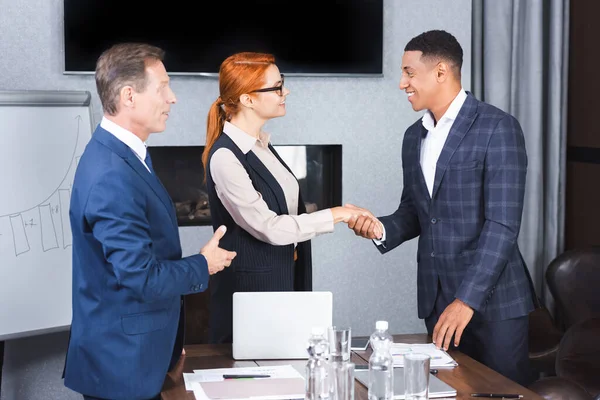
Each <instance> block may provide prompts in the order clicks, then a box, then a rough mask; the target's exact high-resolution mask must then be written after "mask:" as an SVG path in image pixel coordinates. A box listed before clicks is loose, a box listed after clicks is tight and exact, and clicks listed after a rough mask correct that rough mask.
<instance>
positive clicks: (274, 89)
mask: <svg viewBox="0 0 600 400" xmlns="http://www.w3.org/2000/svg"><path fill="white" fill-rule="evenodd" d="M283 78H284V77H283V74H281V85H279V86H273V87H269V88H264V89H257V90H253V91H251V92H250V93H264V92H277V94H278V95H279V96H283V80H284V79H283Z"/></svg>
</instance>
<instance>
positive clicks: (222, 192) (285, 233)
mask: <svg viewBox="0 0 600 400" xmlns="http://www.w3.org/2000/svg"><path fill="white" fill-rule="evenodd" d="M223 132H224V133H225V134H226V135H227V136H229V137H230V138H231V140H232V141H233V142H234V143H235V144H236V145H237V146H238V147H239V148H240V150H241V151H242V152H243V153H244V154H247V153H248V152H249V151H253V152H254V154H256V156H257V157H258V159H259V160H260V161H261V162H262V163H263V164H264V165H265V166H266V167H267V168H268V170H269V172H271V174H273V177H275V179H276V180H277V183H279V185H280V186H281V188H282V189H283V192H284V194H285V201H286V203H287V206H288V212H289V215H277V214H276V213H275V212H274V211H272V210H270V209H269V207H268V206H267V203H265V201H264V200H263V198H262V196H261V194H260V193H259V192H257V191H256V189H254V186H253V185H252V181H251V180H250V177H249V176H248V173H247V172H246V170H245V169H244V167H243V166H242V164H241V163H240V161H239V160H238V159H237V157H236V156H235V155H234V154H233V152H232V151H231V150H229V149H225V148H221V149H219V150H217V151H215V152H214V154H213V155H212V157H211V159H210V173H211V177H212V179H213V182H214V184H215V189H216V192H217V196H219V199H220V200H221V202H222V203H223V206H224V207H225V209H226V210H227V211H228V212H229V214H231V216H232V218H233V220H234V221H235V223H236V224H238V225H239V226H241V227H242V228H243V229H244V230H246V231H247V232H249V233H250V234H251V235H252V236H254V237H255V238H257V239H259V240H262V241H263V242H267V243H270V244H273V245H287V244H291V243H294V245H295V244H297V243H298V242H304V241H306V240H309V239H312V238H313V237H315V236H317V235H319V234H323V233H329V232H333V231H334V223H333V214H332V213H331V210H330V209H325V210H320V211H315V212H313V213H310V214H302V215H298V195H299V190H300V189H299V187H298V181H297V180H296V178H295V177H294V176H293V175H292V174H291V173H290V172H289V171H288V170H287V169H286V168H285V167H284V166H283V165H282V164H281V163H280V162H279V160H278V159H277V157H275V155H274V154H273V153H272V152H271V150H269V148H268V145H269V140H270V135H269V134H268V133H265V132H261V133H260V136H259V139H258V140H257V139H256V138H254V137H253V136H251V135H249V134H247V133H246V132H244V131H242V130H241V129H240V128H238V127H237V126H235V125H233V124H232V123H230V122H225V126H224V127H223Z"/></svg>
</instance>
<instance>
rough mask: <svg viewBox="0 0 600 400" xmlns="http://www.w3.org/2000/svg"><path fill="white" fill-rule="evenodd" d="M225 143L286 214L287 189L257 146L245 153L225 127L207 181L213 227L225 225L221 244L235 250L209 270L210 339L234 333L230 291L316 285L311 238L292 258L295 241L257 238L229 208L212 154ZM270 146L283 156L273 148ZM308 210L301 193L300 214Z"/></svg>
mask: <svg viewBox="0 0 600 400" xmlns="http://www.w3.org/2000/svg"><path fill="white" fill-rule="evenodd" d="M220 148H226V149H229V150H231V151H232V152H233V154H234V155H235V156H236V157H237V158H238V160H239V161H240V163H241V164H242V166H243V167H244V168H245V169H246V172H247V173H248V176H249V177H250V180H251V181H252V185H253V186H254V188H255V189H256V191H257V192H259V193H260V194H261V196H262V198H263V200H264V201H265V202H266V203H267V205H268V206H269V209H270V210H272V211H274V212H275V213H276V214H277V215H282V214H288V207H287V203H286V201H285V195H284V193H283V189H282V188H281V186H279V184H278V183H277V181H276V179H275V177H274V176H273V175H272V174H271V172H269V170H268V169H267V167H266V166H265V165H264V164H263V163H262V162H261V161H260V160H259V159H258V157H257V156H256V155H255V154H254V152H252V151H249V152H248V153H247V154H244V153H243V152H242V151H241V150H240V149H239V147H237V145H236V144H235V143H234V142H233V141H232V140H231V138H230V137H229V136H227V135H226V134H224V133H222V134H221V136H220V137H219V139H217V141H216V142H215V144H214V146H213V147H212V148H211V150H210V153H209V157H208V163H207V164H208V165H207V170H206V187H207V191H208V200H209V204H210V213H211V219H212V225H213V231H214V230H216V229H217V228H218V227H219V226H221V225H225V226H226V227H227V232H226V233H225V236H224V237H223V238H222V239H221V241H220V247H221V248H224V249H227V250H232V251H236V252H237V256H236V257H235V258H234V260H233V262H232V263H231V266H230V267H228V268H225V269H224V270H223V271H221V272H218V273H217V274H215V275H211V277H210V283H209V289H210V295H211V297H210V306H209V309H210V317H209V330H210V341H211V343H229V342H231V339H232V338H231V333H232V295H233V293H234V292H258V291H261V292H268V291H294V290H297V291H310V290H312V260H311V249H310V241H306V242H303V243H298V247H297V250H298V260H297V261H296V262H294V245H293V244H289V245H285V246H275V245H272V244H269V243H265V242H263V241H261V240H259V239H256V238H255V237H254V236H252V235H251V234H250V233H248V232H247V231H245V230H244V229H242V228H241V227H240V226H239V225H237V224H236V223H235V222H234V221H233V218H232V217H231V215H230V214H229V212H227V210H226V209H225V207H224V206H223V204H222V203H221V201H220V200H219V197H218V196H217V192H216V190H215V185H214V182H213V180H212V177H211V174H210V160H211V158H212V155H213V154H214V152H215V151H217V150H218V149H220ZM269 149H270V150H271V152H273V154H274V155H275V156H276V157H277V159H278V160H279V161H280V162H281V163H282V164H283V165H284V166H285V168H287V169H288V171H290V173H291V172H292V171H291V170H290V168H289V167H288V166H287V165H286V164H285V163H284V162H283V160H282V159H281V157H279V155H278V154H277V152H276V151H275V149H274V148H273V147H272V146H271V145H269ZM305 212H306V208H305V206H304V202H303V200H302V196H301V195H300V194H299V199H298V214H302V213H305Z"/></svg>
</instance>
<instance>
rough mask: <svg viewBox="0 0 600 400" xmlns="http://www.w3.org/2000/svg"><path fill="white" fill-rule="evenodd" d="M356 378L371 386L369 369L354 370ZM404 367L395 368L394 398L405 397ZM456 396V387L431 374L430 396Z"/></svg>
mask: <svg viewBox="0 0 600 400" xmlns="http://www.w3.org/2000/svg"><path fill="white" fill-rule="evenodd" d="M354 378H355V379H356V380H357V381H359V382H360V383H362V384H363V385H364V386H365V387H366V388H368V387H369V370H365V369H361V370H355V371H354ZM404 397H405V396H404V368H394V399H404ZM442 397H456V389H454V388H453V387H452V386H450V385H448V384H447V383H446V382H444V381H442V380H441V379H440V378H438V377H437V376H435V375H433V374H429V398H430V399H436V398H442Z"/></svg>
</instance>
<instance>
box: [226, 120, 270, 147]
mask: <svg viewBox="0 0 600 400" xmlns="http://www.w3.org/2000/svg"><path fill="white" fill-rule="evenodd" d="M223 132H224V133H225V134H226V135H227V136H229V138H231V140H233V143H235V145H236V146H237V147H239V148H240V150H241V151H242V153H244V154H248V152H249V151H250V150H252V148H253V147H254V145H255V144H256V142H258V143H259V145H261V146H262V147H267V146H268V145H269V140H270V138H271V136H270V135H269V134H268V133H266V132H263V131H261V132H260V134H259V136H260V139H256V138H255V137H254V136H252V135H250V134H248V133H246V132H245V131H243V130H241V129H240V128H238V127H237V126H235V125H234V124H232V123H231V122H229V121H225V124H224V125H223Z"/></svg>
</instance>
